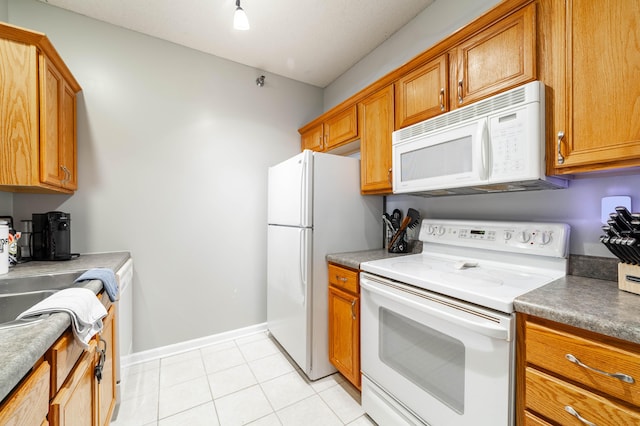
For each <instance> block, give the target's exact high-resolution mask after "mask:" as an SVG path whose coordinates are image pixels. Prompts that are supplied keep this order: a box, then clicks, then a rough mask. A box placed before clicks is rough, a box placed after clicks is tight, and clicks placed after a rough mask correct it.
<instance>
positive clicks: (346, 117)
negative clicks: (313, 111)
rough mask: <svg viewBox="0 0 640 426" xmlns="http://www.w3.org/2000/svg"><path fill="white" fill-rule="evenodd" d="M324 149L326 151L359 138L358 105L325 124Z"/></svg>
mask: <svg viewBox="0 0 640 426" xmlns="http://www.w3.org/2000/svg"><path fill="white" fill-rule="evenodd" d="M324 136H325V141H324V149H325V150H326V151H328V150H330V149H332V148H335V147H336V146H338V145H341V144H343V143H347V142H351V141H353V140H355V139H357V138H358V111H357V109H356V105H353V106H350V107H349V108H347V109H345V110H344V111H342V112H340V113H338V114H336V115H333V116H331V117H329V118H328V119H327V120H325V122H324Z"/></svg>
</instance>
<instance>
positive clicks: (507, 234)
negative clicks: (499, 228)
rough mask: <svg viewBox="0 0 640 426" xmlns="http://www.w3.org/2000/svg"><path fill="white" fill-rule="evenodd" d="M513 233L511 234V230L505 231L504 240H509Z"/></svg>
mask: <svg viewBox="0 0 640 426" xmlns="http://www.w3.org/2000/svg"><path fill="white" fill-rule="evenodd" d="M512 236H513V235H511V232H510V231H504V240H505V241H509V240H510V239H511V237H512Z"/></svg>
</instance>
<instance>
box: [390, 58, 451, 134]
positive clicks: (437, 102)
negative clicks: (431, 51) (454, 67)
mask: <svg viewBox="0 0 640 426" xmlns="http://www.w3.org/2000/svg"><path fill="white" fill-rule="evenodd" d="M448 76H449V60H448V55H446V54H444V55H440V56H439V57H437V58H436V59H434V60H432V61H429V62H427V63H426V64H424V65H422V66H421V67H419V68H417V69H415V70H414V71H411V72H410V73H408V74H407V75H405V76H403V77H401V78H400V79H399V80H398V81H397V82H396V84H395V95H396V97H395V128H396V129H401V128H403V127H406V126H409V125H411V124H415V123H419V122H420V121H423V120H426V119H427V118H431V117H434V116H436V115H438V114H442V113H443V112H445V111H448V110H449V90H448V88H449V78H448Z"/></svg>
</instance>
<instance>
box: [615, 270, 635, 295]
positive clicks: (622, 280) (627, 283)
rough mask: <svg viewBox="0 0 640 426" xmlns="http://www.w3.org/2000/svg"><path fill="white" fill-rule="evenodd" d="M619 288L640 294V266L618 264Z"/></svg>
mask: <svg viewBox="0 0 640 426" xmlns="http://www.w3.org/2000/svg"><path fill="white" fill-rule="evenodd" d="M618 288H619V289H620V290H624V291H628V292H630V293H635V294H640V266H637V265H629V264H628V263H618Z"/></svg>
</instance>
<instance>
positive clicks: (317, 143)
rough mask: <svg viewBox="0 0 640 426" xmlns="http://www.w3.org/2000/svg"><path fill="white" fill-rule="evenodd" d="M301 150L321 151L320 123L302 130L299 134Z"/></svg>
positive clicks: (321, 128)
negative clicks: (304, 130)
mask: <svg viewBox="0 0 640 426" xmlns="http://www.w3.org/2000/svg"><path fill="white" fill-rule="evenodd" d="M300 141H301V145H302V146H301V148H302V149H301V150H302V151H304V150H305V149H310V150H312V151H322V150H323V148H324V144H323V127H322V123H320V124H318V125H317V126H315V127H312V128H311V129H309V130H307V131H306V132H304V133H303V134H302V135H300Z"/></svg>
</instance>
